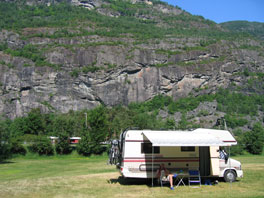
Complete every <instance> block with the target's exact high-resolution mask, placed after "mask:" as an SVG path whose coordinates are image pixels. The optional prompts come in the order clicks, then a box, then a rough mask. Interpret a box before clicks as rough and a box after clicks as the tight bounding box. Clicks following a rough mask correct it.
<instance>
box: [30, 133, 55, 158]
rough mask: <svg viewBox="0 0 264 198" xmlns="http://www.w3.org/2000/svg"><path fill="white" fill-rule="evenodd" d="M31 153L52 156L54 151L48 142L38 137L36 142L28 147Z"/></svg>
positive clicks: (44, 138) (46, 139)
mask: <svg viewBox="0 0 264 198" xmlns="http://www.w3.org/2000/svg"><path fill="white" fill-rule="evenodd" d="M28 148H29V150H30V151H31V152H32V153H38V154H39V155H53V154H54V149H53V146H52V144H51V142H50V140H49V139H48V138H46V137H40V138H39V139H38V140H37V141H36V142H34V143H33V144H32V145H31V146H29V147H28Z"/></svg>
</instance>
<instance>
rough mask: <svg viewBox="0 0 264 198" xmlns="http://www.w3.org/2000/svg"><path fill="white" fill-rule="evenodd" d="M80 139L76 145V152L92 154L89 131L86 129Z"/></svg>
mask: <svg viewBox="0 0 264 198" xmlns="http://www.w3.org/2000/svg"><path fill="white" fill-rule="evenodd" d="M81 137H82V139H81V140H80V142H79V144H78V145H77V152H78V153H79V154H80V155H84V156H90V155H91V154H92V149H91V145H90V136H89V133H88V132H87V131H86V132H84V133H83V135H82V136H81Z"/></svg>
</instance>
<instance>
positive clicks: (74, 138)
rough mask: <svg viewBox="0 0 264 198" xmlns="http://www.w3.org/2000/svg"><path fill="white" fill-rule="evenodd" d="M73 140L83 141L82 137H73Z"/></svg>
mask: <svg viewBox="0 0 264 198" xmlns="http://www.w3.org/2000/svg"><path fill="white" fill-rule="evenodd" d="M70 139H71V140H80V139H82V138H81V137H71V138H70Z"/></svg>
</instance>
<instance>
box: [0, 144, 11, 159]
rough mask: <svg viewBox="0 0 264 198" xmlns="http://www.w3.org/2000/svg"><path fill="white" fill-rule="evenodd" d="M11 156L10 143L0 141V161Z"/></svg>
mask: <svg viewBox="0 0 264 198" xmlns="http://www.w3.org/2000/svg"><path fill="white" fill-rule="evenodd" d="M9 157H11V152H10V145H8V144H6V143H2V142H0V162H2V161H4V160H6V159H8V158H9Z"/></svg>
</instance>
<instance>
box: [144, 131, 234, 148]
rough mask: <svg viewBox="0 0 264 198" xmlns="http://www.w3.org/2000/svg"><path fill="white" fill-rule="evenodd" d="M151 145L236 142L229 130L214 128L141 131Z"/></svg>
mask: <svg viewBox="0 0 264 198" xmlns="http://www.w3.org/2000/svg"><path fill="white" fill-rule="evenodd" d="M143 134H144V135H145V137H146V138H147V139H148V140H149V141H150V142H151V143H152V146H231V145H236V144H237V142H236V140H235V138H234V137H233V136H232V135H231V133H230V132H228V131H225V130H214V129H196V130H194V131H143Z"/></svg>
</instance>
